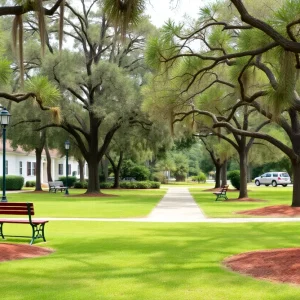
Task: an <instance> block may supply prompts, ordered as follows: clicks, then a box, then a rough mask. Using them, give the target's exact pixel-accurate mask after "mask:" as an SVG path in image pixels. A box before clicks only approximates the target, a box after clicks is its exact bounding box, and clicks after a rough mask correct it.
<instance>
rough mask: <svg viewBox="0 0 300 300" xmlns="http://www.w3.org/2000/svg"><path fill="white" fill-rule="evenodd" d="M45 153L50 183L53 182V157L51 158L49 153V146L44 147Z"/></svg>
mask: <svg viewBox="0 0 300 300" xmlns="http://www.w3.org/2000/svg"><path fill="white" fill-rule="evenodd" d="M44 149H45V152H46V158H47V178H48V182H49V181H50V182H51V181H53V179H52V173H51V156H50V152H49V148H48V146H47V145H45V147H44Z"/></svg>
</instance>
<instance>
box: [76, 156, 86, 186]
mask: <svg viewBox="0 0 300 300" xmlns="http://www.w3.org/2000/svg"><path fill="white" fill-rule="evenodd" d="M84 163H85V160H84V159H78V165H79V180H80V182H84Z"/></svg>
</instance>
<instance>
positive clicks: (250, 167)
mask: <svg viewBox="0 0 300 300" xmlns="http://www.w3.org/2000/svg"><path fill="white" fill-rule="evenodd" d="M251 181H252V166H251V165H250V164H248V168H247V182H248V183H250V182H251Z"/></svg>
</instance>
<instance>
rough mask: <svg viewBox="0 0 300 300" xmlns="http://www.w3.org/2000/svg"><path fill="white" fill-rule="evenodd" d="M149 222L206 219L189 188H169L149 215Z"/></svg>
mask: <svg viewBox="0 0 300 300" xmlns="http://www.w3.org/2000/svg"><path fill="white" fill-rule="evenodd" d="M147 218H148V221H149V222H182V221H189V222H197V221H201V220H204V219H205V216H204V214H203V212H202V210H201V209H200V207H199V206H198V205H197V203H196V202H195V200H194V198H193V197H192V195H191V194H190V192H189V190H188V189H187V188H182V187H180V188H169V189H168V191H167V193H166V194H165V196H164V197H163V198H162V200H161V201H160V202H159V203H158V205H157V206H156V207H155V208H154V209H153V210H152V212H151V213H150V215H149V216H148V217H147Z"/></svg>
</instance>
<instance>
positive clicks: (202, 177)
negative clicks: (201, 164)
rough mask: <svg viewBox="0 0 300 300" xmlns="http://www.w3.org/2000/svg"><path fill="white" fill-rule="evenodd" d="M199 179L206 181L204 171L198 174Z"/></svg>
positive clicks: (199, 180)
mask: <svg viewBox="0 0 300 300" xmlns="http://www.w3.org/2000/svg"><path fill="white" fill-rule="evenodd" d="M197 181H198V182H204V183H205V182H206V176H205V174H204V173H203V172H200V173H199V174H198V176H197Z"/></svg>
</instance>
